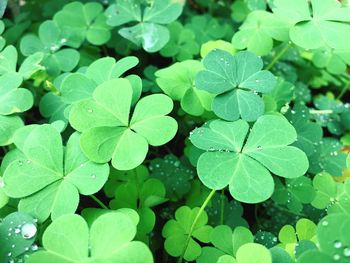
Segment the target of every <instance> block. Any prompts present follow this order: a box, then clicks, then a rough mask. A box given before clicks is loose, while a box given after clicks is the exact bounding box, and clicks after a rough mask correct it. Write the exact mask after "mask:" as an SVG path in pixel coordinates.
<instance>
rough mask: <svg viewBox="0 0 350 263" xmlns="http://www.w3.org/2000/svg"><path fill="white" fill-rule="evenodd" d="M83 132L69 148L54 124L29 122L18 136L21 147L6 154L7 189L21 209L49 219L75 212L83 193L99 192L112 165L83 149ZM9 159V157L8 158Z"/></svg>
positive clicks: (16, 138) (37, 216) (76, 135)
mask: <svg viewBox="0 0 350 263" xmlns="http://www.w3.org/2000/svg"><path fill="white" fill-rule="evenodd" d="M79 137H80V136H79V134H78V133H74V134H73V135H72V136H71V137H70V138H69V140H68V142H67V145H66V147H63V145H62V138H61V135H60V133H59V132H58V131H57V130H56V129H55V128H54V127H53V126H51V125H49V124H44V125H28V126H25V127H23V128H21V129H19V130H18V131H17V132H16V133H15V135H14V139H13V140H14V144H15V145H16V147H17V149H15V150H13V151H11V153H10V154H8V155H6V158H8V159H7V161H6V164H7V166H6V167H5V171H4V175H3V179H4V184H5V187H4V191H5V193H6V194H7V195H8V196H9V197H12V198H22V199H21V200H20V201H19V211H22V212H27V213H30V214H32V215H33V216H35V217H36V218H38V219H39V221H41V222H43V221H45V220H46V219H47V218H48V217H49V216H50V214H51V218H52V219H56V218H58V217H59V216H61V215H63V214H67V213H74V212H75V210H76V209H77V207H78V204H79V194H83V195H91V194H94V193H96V192H97V191H99V190H100V189H101V188H102V186H103V185H104V183H105V182H106V180H107V177H108V173H109V166H108V165H107V164H102V165H101V164H96V163H93V162H91V161H89V160H88V159H87V158H86V157H85V156H84V154H83V153H82V152H81V150H80V146H79V139H80V138H79ZM6 158H5V159H6Z"/></svg>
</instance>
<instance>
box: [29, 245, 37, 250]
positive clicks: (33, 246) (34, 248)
mask: <svg viewBox="0 0 350 263" xmlns="http://www.w3.org/2000/svg"><path fill="white" fill-rule="evenodd" d="M30 249H31V250H32V251H37V250H38V245H37V244H33V245H32V246H31V247H30Z"/></svg>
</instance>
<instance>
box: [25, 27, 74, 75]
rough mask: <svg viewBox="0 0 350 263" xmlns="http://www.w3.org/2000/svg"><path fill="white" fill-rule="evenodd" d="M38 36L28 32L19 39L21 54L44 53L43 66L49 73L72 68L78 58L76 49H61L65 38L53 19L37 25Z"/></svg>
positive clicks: (65, 40)
mask: <svg viewBox="0 0 350 263" xmlns="http://www.w3.org/2000/svg"><path fill="white" fill-rule="evenodd" d="M38 34H39V36H36V35H34V34H28V35H26V36H24V37H23V38H22V39H21V44H20V49H21V52H22V54H23V55H25V56H30V55H32V54H34V53H36V52H42V53H44V54H45V57H44V59H43V62H42V64H43V66H45V67H46V70H47V72H48V73H49V74H50V75H53V76H57V75H58V74H59V73H60V72H61V71H64V72H68V71H71V70H73V69H74V68H75V67H76V66H77V64H78V62H79V58H80V54H79V52H78V51H77V50H75V49H71V48H65V49H62V50H60V49H61V47H62V46H63V45H65V44H66V42H67V38H66V36H65V34H64V33H63V32H62V31H61V29H60V28H59V27H58V25H57V24H56V23H55V22H54V21H50V20H48V21H45V22H44V23H42V24H41V25H40V27H39V33H38Z"/></svg>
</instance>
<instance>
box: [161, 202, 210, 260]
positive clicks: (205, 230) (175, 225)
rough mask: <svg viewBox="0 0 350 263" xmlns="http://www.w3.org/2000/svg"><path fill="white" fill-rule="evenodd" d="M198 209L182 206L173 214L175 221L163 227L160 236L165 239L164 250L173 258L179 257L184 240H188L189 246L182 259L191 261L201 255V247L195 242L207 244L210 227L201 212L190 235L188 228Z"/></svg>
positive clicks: (183, 247) (205, 216)
mask: <svg viewBox="0 0 350 263" xmlns="http://www.w3.org/2000/svg"><path fill="white" fill-rule="evenodd" d="M198 211H199V208H198V207H196V208H193V209H191V208H189V207H187V206H182V207H180V208H179V209H177V210H176V212H175V219H171V220H169V221H168V222H167V223H166V224H165V225H164V227H163V230H162V235H163V237H164V238H165V243H164V246H165V250H166V251H167V252H168V254H169V255H171V256H173V257H179V256H180V255H181V254H182V252H183V250H184V249H185V245H186V240H187V239H188V238H189V244H188V246H187V248H186V250H185V254H184V259H185V260H188V261H193V260H195V259H196V258H198V257H199V256H200V254H201V251H202V249H201V247H200V245H199V244H198V243H197V241H196V240H198V241H200V242H202V243H208V242H209V240H210V234H211V232H212V227H211V226H208V225H207V222H208V216H207V214H206V213H205V212H202V213H201V215H200V216H199V218H198V220H197V222H196V224H195V225H194V228H193V232H192V235H191V236H189V234H190V228H191V225H192V224H193V222H194V220H195V217H196V215H197V214H198Z"/></svg>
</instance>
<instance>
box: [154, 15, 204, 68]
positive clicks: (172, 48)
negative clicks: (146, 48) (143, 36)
mask: <svg viewBox="0 0 350 263" xmlns="http://www.w3.org/2000/svg"><path fill="white" fill-rule="evenodd" d="M168 29H169V31H170V39H169V42H168V43H167V44H166V45H165V46H164V47H163V48H162V49H161V50H160V54H161V55H162V56H164V57H175V58H176V59H177V60H178V61H184V60H186V59H192V58H193V56H194V55H196V54H198V53H199V45H198V44H197V42H196V40H195V35H194V33H193V32H192V31H191V30H190V29H188V28H185V27H184V26H183V25H182V24H181V23H180V22H177V21H175V22H173V23H171V24H170V25H169V26H168Z"/></svg>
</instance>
